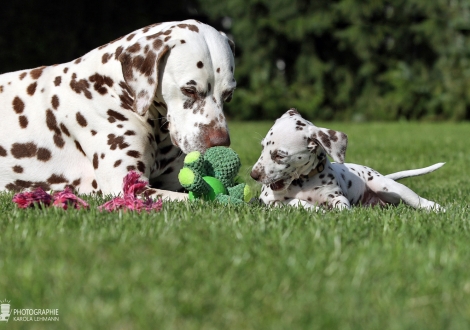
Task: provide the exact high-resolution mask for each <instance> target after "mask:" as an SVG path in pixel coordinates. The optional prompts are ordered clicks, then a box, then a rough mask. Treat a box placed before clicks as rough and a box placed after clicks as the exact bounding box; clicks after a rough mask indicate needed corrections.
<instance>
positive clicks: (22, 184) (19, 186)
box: [5, 180, 50, 191]
mask: <svg viewBox="0 0 470 330" xmlns="http://www.w3.org/2000/svg"><path fill="white" fill-rule="evenodd" d="M38 187H41V188H42V189H44V190H50V185H48V184H47V183H46V182H42V181H37V182H32V181H25V180H15V182H13V183H9V184H7V185H6V186H5V188H7V189H8V190H11V191H21V190H23V189H26V188H33V189H34V188H38Z"/></svg>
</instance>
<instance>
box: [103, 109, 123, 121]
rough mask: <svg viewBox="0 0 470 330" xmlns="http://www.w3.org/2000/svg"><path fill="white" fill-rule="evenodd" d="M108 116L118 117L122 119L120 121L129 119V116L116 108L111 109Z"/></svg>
mask: <svg viewBox="0 0 470 330" xmlns="http://www.w3.org/2000/svg"><path fill="white" fill-rule="evenodd" d="M106 113H107V114H108V116H110V117H112V118H114V119H117V120H120V121H127V120H128V119H127V117H126V116H124V115H123V114H121V113H119V112H117V111H114V110H111V109H109V110H108V111H107V112H106Z"/></svg>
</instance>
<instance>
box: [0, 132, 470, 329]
mask: <svg viewBox="0 0 470 330" xmlns="http://www.w3.org/2000/svg"><path fill="white" fill-rule="evenodd" d="M270 125H271V123H232V124H231V133H232V141H233V145H232V147H233V148H234V149H235V150H236V151H237V152H238V153H239V154H240V156H241V158H242V162H243V164H244V166H243V168H242V170H241V173H242V176H243V177H244V178H245V180H246V181H247V182H250V184H251V185H252V187H253V188H254V190H257V189H258V190H259V187H258V186H256V185H255V184H254V183H252V181H251V179H249V169H250V165H252V164H254V162H255V161H256V159H257V158H258V156H259V152H260V146H259V141H260V140H261V138H262V137H263V136H264V134H265V133H266V132H267V130H268V128H269V127H270ZM325 126H327V127H329V128H333V129H338V130H342V131H344V132H346V133H347V134H348V135H349V141H350V142H349V148H348V153H347V161H349V162H355V163H360V164H364V165H368V166H371V167H373V168H375V169H376V170H378V171H380V172H382V173H384V174H385V173H389V172H393V171H398V170H403V169H408V168H416V167H421V166H427V165H431V164H434V163H436V162H441V161H445V162H447V164H446V165H445V166H444V167H443V168H442V169H440V170H438V171H437V172H435V173H432V174H429V175H427V176H422V177H417V178H413V179H407V180H404V181H403V182H404V183H405V184H407V185H408V186H409V187H411V188H412V189H414V190H415V191H416V192H417V193H419V194H420V195H422V196H424V197H426V198H428V199H431V200H434V201H437V202H439V203H440V204H443V205H444V206H445V207H446V208H447V212H446V213H445V214H435V213H428V212H424V211H416V210H413V209H411V208H409V207H406V206H404V205H400V206H398V207H394V208H387V209H378V208H370V209H360V208H355V209H353V210H352V211H350V212H343V213H340V212H328V213H326V214H317V213H310V212H308V211H305V210H302V209H294V208H282V209H266V208H263V207H259V206H241V207H224V206H220V205H218V204H214V203H202V202H196V203H191V204H184V203H181V204H180V203H165V204H164V208H163V210H162V211H161V212H160V213H153V214H150V215H149V214H134V213H111V214H108V213H100V212H98V211H96V208H95V206H96V205H98V204H99V203H100V202H101V200H100V199H93V198H86V199H87V200H88V201H90V203H91V204H92V209H91V210H90V211H78V212H76V211H62V210H55V209H47V210H18V209H17V208H16V207H15V205H14V204H13V203H12V202H11V194H2V195H0V214H1V216H0V300H3V299H8V300H10V301H11V308H17V309H18V308H58V309H59V313H60V321H59V322H14V321H12V319H11V320H10V322H8V324H4V323H3V322H2V323H1V324H0V330H1V329H3V328H4V329H19V328H24V329H468V328H469V327H470V272H469V264H470V243H469V242H470V217H469V215H468V211H469V207H468V204H467V200H468V197H467V196H468V195H469V193H470V188H469V187H470V178H469V176H468V169H467V164H468V162H469V160H470V159H469V154H468V152H467V151H468V143H469V141H468V140H469V138H470V134H469V132H470V125H469V124H451V123H444V124H429V123H387V124H382V123H369V124H347V123H328V124H325Z"/></svg>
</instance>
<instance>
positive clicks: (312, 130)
mask: <svg viewBox="0 0 470 330" xmlns="http://www.w3.org/2000/svg"><path fill="white" fill-rule="evenodd" d="M318 146H320V147H322V148H323V149H325V151H326V153H327V154H328V155H330V157H331V158H333V160H334V161H335V162H337V163H341V164H342V163H344V159H345V158H346V148H347V146H348V136H347V135H346V134H344V133H342V132H338V131H333V130H332V129H327V128H321V127H316V126H310V127H309V137H308V146H307V148H308V149H309V150H310V151H311V152H316V151H317V147H318Z"/></svg>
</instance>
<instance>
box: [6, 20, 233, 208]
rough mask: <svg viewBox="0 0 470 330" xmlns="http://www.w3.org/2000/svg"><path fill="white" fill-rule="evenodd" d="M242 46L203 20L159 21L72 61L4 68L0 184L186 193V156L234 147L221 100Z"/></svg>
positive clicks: (172, 194)
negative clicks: (132, 177) (136, 184)
mask: <svg viewBox="0 0 470 330" xmlns="http://www.w3.org/2000/svg"><path fill="white" fill-rule="evenodd" d="M233 72H234V44H233V42H232V41H230V40H229V39H228V38H227V37H226V35H225V34H223V33H221V32H218V31H216V30H215V29H214V28H212V27H210V26H208V25H206V24H203V23H201V22H198V21H195V20H187V21H182V22H167V23H157V24H153V25H150V26H147V27H145V28H142V29H140V30H137V31H134V32H132V33H130V34H128V35H125V36H123V37H121V38H118V39H116V40H114V41H112V42H110V43H108V44H105V45H103V46H101V47H98V48H97V49H94V50H92V51H91V52H89V53H87V54H86V55H84V56H82V57H80V58H78V59H76V60H74V61H71V62H68V63H64V64H58V65H53V66H47V67H46V66H42V67H39V68H35V69H31V70H21V71H17V72H11V73H6V74H2V75H0V113H1V117H2V120H1V121H0V190H11V191H19V190H22V189H26V188H28V189H34V188H36V187H42V188H43V189H46V190H49V189H52V190H59V189H63V188H64V187H65V186H73V187H74V188H75V189H76V190H78V192H80V193H93V192H102V193H103V194H118V193H120V192H121V189H122V182H123V178H124V177H125V175H126V174H127V173H128V172H129V171H131V170H137V171H139V172H141V173H142V178H143V179H147V180H149V181H150V184H151V186H152V187H154V188H152V189H149V190H148V191H147V193H148V194H153V195H154V196H160V197H163V198H170V199H173V200H184V199H186V197H187V194H184V193H180V192H178V191H181V190H182V187H181V185H180V184H179V182H178V179H177V174H178V171H179V169H180V168H181V167H182V166H183V160H184V155H183V154H186V153H189V152H190V151H193V150H199V151H201V152H203V151H205V150H206V149H207V148H209V147H213V146H229V145H230V137H229V132H228V129H227V124H226V121H225V117H224V114H223V103H224V102H228V101H230V99H231V97H232V93H233V91H234V89H235V86H236V82H235V79H234V75H233Z"/></svg>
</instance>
